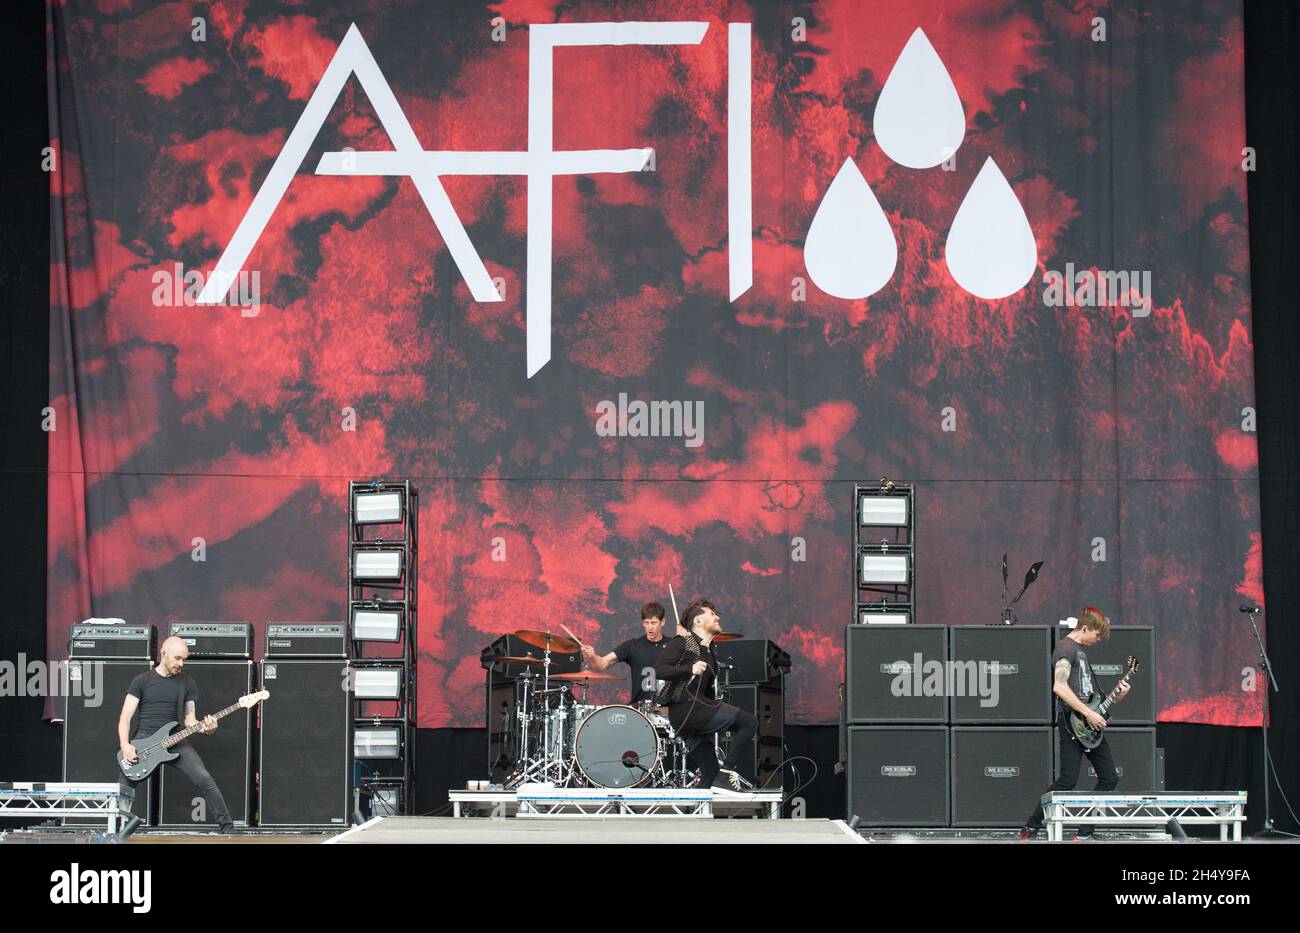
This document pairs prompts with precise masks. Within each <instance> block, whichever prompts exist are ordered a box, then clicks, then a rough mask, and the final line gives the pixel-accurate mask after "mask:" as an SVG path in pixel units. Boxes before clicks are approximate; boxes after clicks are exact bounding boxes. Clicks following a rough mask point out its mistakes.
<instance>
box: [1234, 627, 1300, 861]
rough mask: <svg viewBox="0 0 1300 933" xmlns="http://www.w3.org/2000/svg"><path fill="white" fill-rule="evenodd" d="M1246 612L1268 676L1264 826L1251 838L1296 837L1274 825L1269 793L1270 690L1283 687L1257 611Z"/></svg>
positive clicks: (1263, 728)
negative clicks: (1274, 671)
mask: <svg viewBox="0 0 1300 933" xmlns="http://www.w3.org/2000/svg"><path fill="white" fill-rule="evenodd" d="M1246 614H1247V615H1248V616H1250V630H1251V631H1252V632H1253V633H1254V634H1255V644H1257V645H1258V646H1259V665H1260V667H1261V668H1263V670H1264V674H1265V676H1267V678H1268V683H1267V684H1266V685H1265V687H1264V715H1263V718H1262V719H1261V720H1260V728H1261V731H1262V732H1263V735H1264V826H1263V828H1261V829H1260V830H1259V832H1257V833H1251V835H1250V838H1251V839H1276V838H1279V837H1284V836H1285V837H1290V838H1295V834H1294V833H1286V832H1283V831H1282V830H1280V829H1277V828H1276V827H1275V826H1274V825H1273V813H1272V810H1271V809H1270V803H1269V793H1268V785H1269V784H1270V783H1271V782H1272V779H1273V778H1274V777H1275V776H1276V772H1275V771H1274V770H1273V758H1272V756H1271V755H1270V754H1269V751H1268V710H1269V702H1268V691H1269V690H1270V689H1272V690H1273V691H1275V692H1277V693H1281V692H1282V688H1281V687H1279V686H1278V683H1277V677H1275V676H1274V674H1273V664H1272V662H1270V661H1269V659H1268V652H1267V651H1265V650H1264V639H1263V638H1261V637H1260V634H1259V626H1258V625H1256V624H1255V613H1254V612H1248V613H1246ZM1278 785H1279V786H1281V782H1280V781H1279V782H1278Z"/></svg>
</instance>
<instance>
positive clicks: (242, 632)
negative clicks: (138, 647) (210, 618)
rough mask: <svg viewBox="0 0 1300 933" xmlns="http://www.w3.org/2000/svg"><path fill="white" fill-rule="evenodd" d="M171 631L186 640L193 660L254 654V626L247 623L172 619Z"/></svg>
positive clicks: (248, 656)
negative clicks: (176, 620)
mask: <svg viewBox="0 0 1300 933" xmlns="http://www.w3.org/2000/svg"><path fill="white" fill-rule="evenodd" d="M168 634H170V635H174V636H176V637H177V638H180V639H182V640H183V641H184V642H185V644H186V645H187V646H188V647H189V649H190V658H192V659H197V658H240V659H250V658H252V657H253V627H252V626H251V625H249V624H248V623H247V622H172V623H171V625H170V626H169V627H168ZM244 692H245V693H248V691H247V690H245V691H244Z"/></svg>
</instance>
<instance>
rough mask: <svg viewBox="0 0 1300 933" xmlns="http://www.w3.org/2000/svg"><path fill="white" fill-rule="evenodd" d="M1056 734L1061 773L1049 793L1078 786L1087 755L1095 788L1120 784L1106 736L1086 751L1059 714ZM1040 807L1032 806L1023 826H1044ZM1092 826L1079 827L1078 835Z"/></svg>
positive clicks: (1033, 828) (1099, 788)
mask: <svg viewBox="0 0 1300 933" xmlns="http://www.w3.org/2000/svg"><path fill="white" fill-rule="evenodd" d="M1057 735H1058V738H1059V742H1060V745H1059V746H1058V747H1059V748H1060V756H1059V757H1060V760H1061V770H1060V771H1059V772H1058V773H1057V775H1056V781H1055V782H1054V783H1053V784H1052V786H1051V787H1049V788H1048V789H1047V791H1048V792H1050V791H1067V790H1074V788H1075V787H1076V786H1077V785H1078V783H1079V766H1080V764H1081V763H1082V762H1083V756H1084V755H1087V756H1088V762H1089V763H1090V764H1091V765H1092V768H1093V770H1094V771H1096V772H1097V787H1096V788H1095V789H1096V790H1099V791H1110V790H1114V789H1115V787H1116V785H1118V784H1119V774H1118V772H1116V770H1115V761H1114V759H1112V758H1111V756H1110V743H1109V742H1107V741H1106V739H1105V733H1103V737H1102V740H1101V744H1100V745H1098V746H1097V747H1096V748H1093V749H1086V748H1084V747H1083V746H1082V745H1080V744H1079V743H1078V742H1076V741H1075V739H1074V736H1073V735H1072V734H1071V733H1070V729H1069V725H1068V724H1067V723H1066V719H1065V715H1064V714H1061V716H1060V719H1059V721H1058V728H1057ZM1043 819H1044V816H1043V805H1042V803H1041V801H1040V802H1038V803H1035V804H1034V812H1033V813H1031V814H1030V816H1029V819H1028V820H1027V821H1026V823H1025V826H1026V827H1027V828H1029V829H1032V830H1035V831H1037V830H1038V829H1039V828H1040V827H1041V826H1042V825H1043ZM1092 829H1093V828H1092V827H1091V826H1080V827H1079V832H1080V833H1082V834H1085V835H1086V834H1088V833H1091V832H1092Z"/></svg>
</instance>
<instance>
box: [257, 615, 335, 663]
mask: <svg viewBox="0 0 1300 933" xmlns="http://www.w3.org/2000/svg"><path fill="white" fill-rule="evenodd" d="M347 656H348V627H347V626H346V625H344V624H343V623H342V622H268V623H267V625H266V657H268V658H346V657H347Z"/></svg>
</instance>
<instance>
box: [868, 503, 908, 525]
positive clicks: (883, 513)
mask: <svg viewBox="0 0 1300 933" xmlns="http://www.w3.org/2000/svg"><path fill="white" fill-rule="evenodd" d="M858 524H859V525H888V526H890V527H899V528H901V527H906V525H907V496H862V497H861V498H860V499H859V500H858Z"/></svg>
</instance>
